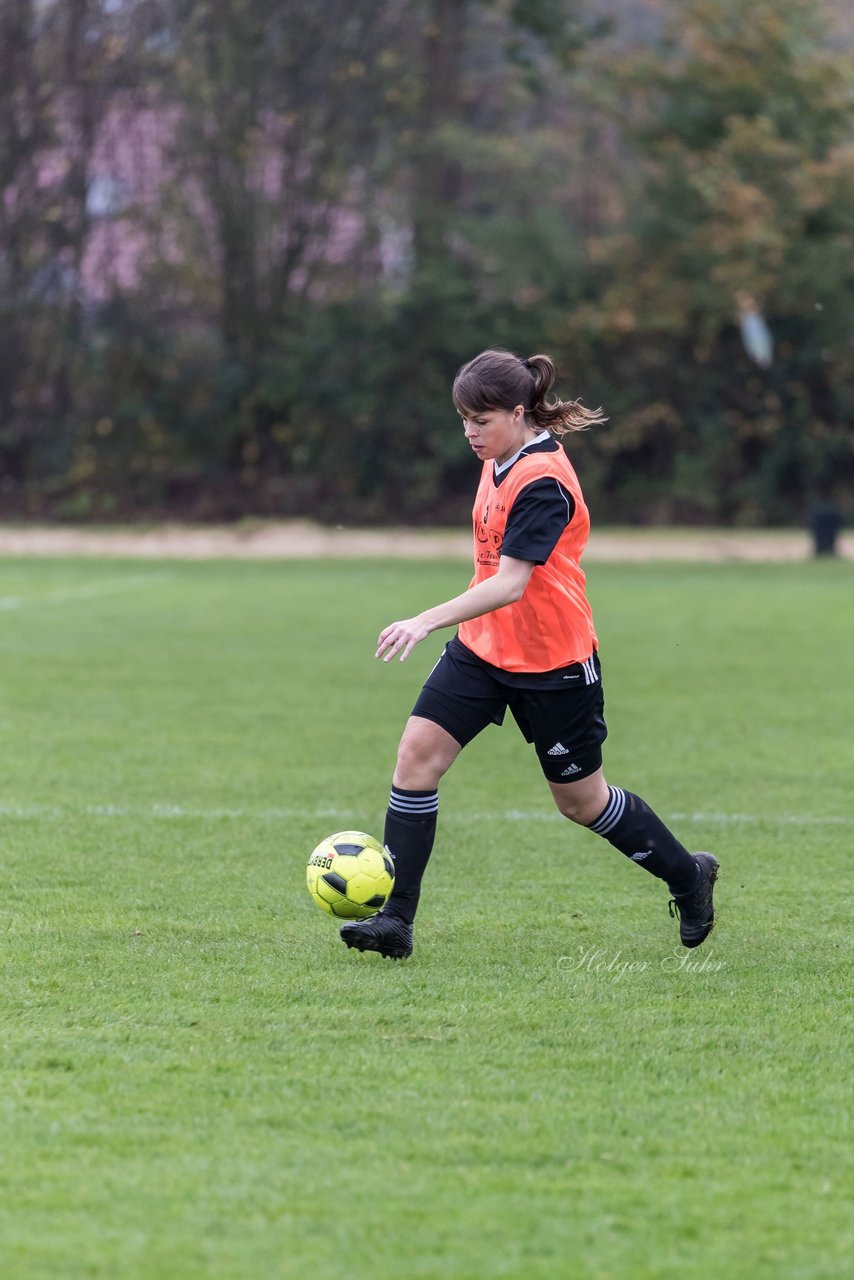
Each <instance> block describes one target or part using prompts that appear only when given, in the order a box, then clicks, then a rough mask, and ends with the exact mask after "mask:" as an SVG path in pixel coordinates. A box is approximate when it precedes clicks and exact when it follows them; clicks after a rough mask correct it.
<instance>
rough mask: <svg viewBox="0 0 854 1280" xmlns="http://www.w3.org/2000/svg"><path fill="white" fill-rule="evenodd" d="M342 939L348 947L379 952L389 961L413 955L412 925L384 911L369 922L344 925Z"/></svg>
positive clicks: (356, 921)
mask: <svg viewBox="0 0 854 1280" xmlns="http://www.w3.org/2000/svg"><path fill="white" fill-rule="evenodd" d="M341 937H342V938H343V940H344V942H346V943H347V946H348V947H355V948H356V950H357V951H378V952H379V953H380V955H381V956H386V957H387V958H388V959H389V960H405V959H406V958H407V956H411V955H412V925H411V924H409V923H408V922H407V921H406V920H401V919H400V917H399V916H390V915H386V914H385V912H383V911H379V912H377V914H376V915H375V916H371V918H370V919H369V920H353V921H351V923H350V924H345V925H342V926H341Z"/></svg>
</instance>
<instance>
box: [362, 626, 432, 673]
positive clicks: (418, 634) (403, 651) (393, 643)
mask: <svg viewBox="0 0 854 1280" xmlns="http://www.w3.org/2000/svg"><path fill="white" fill-rule="evenodd" d="M429 634H430V628H429V627H428V626H427V625H426V624H425V623H424V622H422V620H421V618H420V616H419V617H417V618H406V619H404V621H403V622H391V623H389V625H388V626H387V627H385V628H384V629H383V630H382V631H381V632H380V638H379V640H378V641H377V652H376V655H375V656H376V657H377V658H382V660H383V662H391V660H392V658H393V657H394V656H395V654H396V653H399V654H400V661H401V662H405V661H406V659H407V658H408V657H409V655H410V653H411V652H412V650H413V649H414V648H415V646H416V645H417V644H418V641H419V640H424V639H425V637H427V636H429Z"/></svg>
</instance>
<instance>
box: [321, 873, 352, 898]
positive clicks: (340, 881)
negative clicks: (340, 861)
mask: <svg viewBox="0 0 854 1280" xmlns="http://www.w3.org/2000/svg"><path fill="white" fill-rule="evenodd" d="M320 878H321V880H324V881H325V882H326V883H327V884H328V885H329V887H330V889H335V890H336V892H337V893H340V894H341V896H342V898H343V897H346V896H347V881H346V880H345V879H344V877H343V876H339V875H337V874H336V872H334V871H327V872H326V875H323V876H321V877H320Z"/></svg>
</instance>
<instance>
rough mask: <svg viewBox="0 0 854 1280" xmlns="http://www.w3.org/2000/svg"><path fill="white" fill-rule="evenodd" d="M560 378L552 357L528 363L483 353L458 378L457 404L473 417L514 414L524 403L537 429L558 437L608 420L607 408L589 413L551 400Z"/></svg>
mask: <svg viewBox="0 0 854 1280" xmlns="http://www.w3.org/2000/svg"><path fill="white" fill-rule="evenodd" d="M556 376H557V374H556V372H555V366H554V361H553V360H552V359H551V358H550V357H549V356H543V355H539V356H528V358H527V360H522V359H521V358H520V357H519V356H514V355H513V353H512V352H511V351H482V352H481V353H480V355H479V356H475V358H474V359H473V360H469V362H468V364H464V365H463V367H462V368H461V369H460V371H459V372H458V374H457V376H456V378H455V379H454V389H453V392H452V395H453V400H454V406H455V407H456V409H457V411H458V412H460V413H463V414H467V415H470V414H475V413H485V412H486V411H487V410H489V409H504V410H505V411H506V412H507V413H510V412H512V410H513V409H515V408H516V405H517V404H520V405H522V407H523V408H524V410H525V416H526V417H527V418H528V419H529V420H530V422H531V423H532V425H533V426H536V427H539V429H540V430H541V431H542V430H544V429H545V430H548V431H552V432H554V434H555V435H558V436H562V435H564V433H565V432H567V431H584V430H585V429H586V428H587V427H592V426H595V425H596V424H597V423H599V422H605V421H607V419H606V418H605V417H604V415H603V413H602V410H601V409H585V408H584V406H583V405H582V404H581V402H580V401H579V400H557V399H554V400H547V399H546V396H547V395H548V393H549V392H550V391H551V389H552V387H553V386H554V382H555V378H556Z"/></svg>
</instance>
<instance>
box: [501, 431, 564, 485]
mask: <svg viewBox="0 0 854 1280" xmlns="http://www.w3.org/2000/svg"><path fill="white" fill-rule="evenodd" d="M549 437H550V432H548V431H541V432H540V434H539V435H538V436H534V439H533V440H528V441H527V442H526V443H525V444H523V445H522V448H521V449H519V450H518V452H516V453H514V454H513V457H512V458H508V459H507V461H506V462H502V464H501V466H500V467H499V465H498V463H497V462H493V464H492V466H493V468H494V472H495V475H497V476H500V475H501V473H502V471H506V470H507V468H508V467H512V466H513V463H514V462H518V460H519V458H521V456H522V454H523V453H524V452H525V450H526V449H530V447H531V445H532V444H542V443H543V441H544V440H548V439H549Z"/></svg>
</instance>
